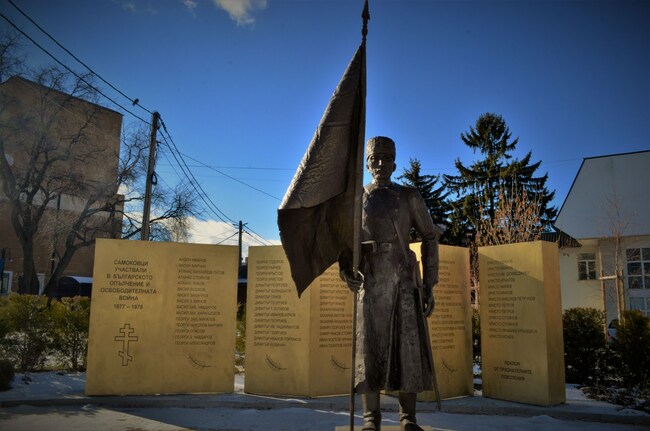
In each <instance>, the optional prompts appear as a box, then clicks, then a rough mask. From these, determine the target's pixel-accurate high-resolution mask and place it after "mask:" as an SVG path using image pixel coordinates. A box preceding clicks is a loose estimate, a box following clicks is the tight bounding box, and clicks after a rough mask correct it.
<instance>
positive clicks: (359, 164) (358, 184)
mask: <svg viewBox="0 0 650 431" xmlns="http://www.w3.org/2000/svg"><path fill="white" fill-rule="evenodd" d="M361 18H362V19H363V27H362V29H361V36H362V39H361V85H360V86H359V91H360V92H361V97H360V98H359V99H360V100H361V103H362V106H361V112H360V116H361V118H362V119H363V121H360V122H359V123H360V124H359V137H358V145H357V154H356V156H357V160H356V164H355V168H356V172H355V178H354V213H353V214H354V225H353V231H352V272H353V274H358V273H359V264H360V262H361V201H362V197H363V155H364V144H365V139H366V138H365V135H366V36H367V35H368V21H369V20H370V12H369V11H368V0H366V1H365V3H364V6H363V12H362V13H361ZM358 299H359V294H358V293H357V292H355V293H354V304H353V311H352V366H351V367H350V431H354V396H355V384H354V383H355V374H356V356H357V311H358V310H357V309H358V303H357V301H358Z"/></svg>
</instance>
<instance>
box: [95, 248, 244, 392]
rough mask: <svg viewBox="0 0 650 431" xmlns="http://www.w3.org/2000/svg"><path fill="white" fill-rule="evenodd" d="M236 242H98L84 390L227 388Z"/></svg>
mask: <svg viewBox="0 0 650 431" xmlns="http://www.w3.org/2000/svg"><path fill="white" fill-rule="evenodd" d="M238 259H239V254H238V248H237V247H236V246H215V245H203V244H181V243H159V242H146V241H125V240H108V239H98V240H97V243H96V246H95V267H94V272H93V289H92V299H91V313H90V333H89V341H88V367H87V375H86V394H87V395H126V394H139V395H144V394H161V393H202V392H209V393H214V392H232V391H233V389H234V369H235V364H234V360H235V330H236V329H235V328H236V314H237V267H238V265H237V261H238Z"/></svg>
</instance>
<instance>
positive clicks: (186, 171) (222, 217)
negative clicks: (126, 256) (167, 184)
mask: <svg viewBox="0 0 650 431" xmlns="http://www.w3.org/2000/svg"><path fill="white" fill-rule="evenodd" d="M8 1H9V3H10V4H11V5H12V6H13V7H14V8H15V9H16V10H18V12H20V13H21V14H22V15H23V16H24V17H25V18H27V19H28V20H29V21H30V22H31V23H32V24H33V25H34V26H36V27H37V28H38V29H39V30H40V31H41V32H42V33H44V34H45V35H46V36H47V37H48V38H50V39H51V40H52V41H53V42H54V43H56V45H57V46H59V47H60V48H61V49H63V50H64V51H65V52H66V53H67V54H69V55H70V56H71V57H72V58H74V59H75V60H76V61H77V62H78V63H80V64H81V65H83V66H84V67H85V68H86V69H87V70H89V71H90V72H91V74H92V75H94V76H96V77H97V78H99V79H100V80H101V81H102V82H104V83H105V84H107V85H108V86H109V87H110V88H112V89H113V90H115V91H116V92H118V93H119V94H120V95H122V96H123V97H124V98H126V99H127V100H129V101H130V102H131V103H132V104H133V105H134V106H136V105H137V106H139V107H140V108H141V109H143V110H145V111H147V112H148V113H152V111H150V110H149V109H147V108H145V107H144V106H142V105H140V104H139V100H138V99H132V98H130V97H129V96H127V95H126V94H125V93H123V92H122V91H120V90H119V89H118V88H116V87H115V86H114V85H112V84H111V83H110V82H108V81H107V80H106V79H104V78H103V77H102V76H100V75H99V74H98V73H97V72H95V71H94V70H93V69H92V68H91V67H90V66H88V65H87V64H86V63H84V62H83V61H82V60H80V59H79V58H78V57H77V56H75V55H74V54H73V53H72V52H71V51H70V50H68V49H67V48H65V47H64V46H63V45H62V44H61V43H59V42H58V41H57V40H56V39H55V38H54V37H53V36H52V35H50V34H49V33H48V32H47V31H46V30H45V29H43V28H42V27H41V26H40V25H39V24H38V23H36V22H35V21H34V20H33V19H32V18H31V17H29V16H28V15H27V14H26V13H25V12H23V11H22V10H21V9H20V8H19V7H18V6H17V5H16V4H15V3H14V2H13V1H11V0H8ZM0 17H2V18H3V19H4V20H5V21H7V22H8V23H9V24H10V25H11V26H12V27H13V28H14V29H16V30H17V31H18V32H19V33H21V34H22V35H23V36H24V37H26V38H27V39H28V40H29V41H31V42H32V43H33V44H34V45H35V46H36V47H38V48H39V49H40V50H41V51H43V52H44V53H45V54H47V55H48V56H49V57H50V58H52V60H54V61H55V62H56V63H58V64H59V65H60V66H62V67H63V68H65V69H66V70H67V71H68V72H70V73H71V74H73V75H74V76H76V77H77V78H78V79H79V80H80V81H81V82H83V83H84V84H86V85H87V86H88V87H89V88H91V89H92V90H94V91H96V92H97V93H98V94H100V95H102V96H103V97H104V98H106V99H107V100H109V101H110V102H112V103H113V104H114V105H116V106H118V107H120V108H121V109H122V110H123V111H124V112H127V113H129V114H130V115H132V116H133V117H135V118H137V119H138V120H140V121H142V122H143V123H145V124H148V125H149V126H151V123H150V122H149V121H147V120H145V119H144V118H142V117H140V116H139V115H137V114H135V113H134V112H132V111H130V110H129V109H127V108H125V107H124V106H123V105H121V104H120V103H118V102H117V101H115V100H114V99H113V98H111V97H110V96H108V95H107V94H105V93H104V92H103V91H102V90H100V89H99V88H97V87H95V86H94V85H92V84H91V83H89V82H88V81H87V80H86V79H85V78H84V77H82V76H80V75H79V74H78V73H77V72H75V71H74V70H72V69H71V68H70V67H68V66H67V65H66V64H65V63H63V62H62V61H61V60H59V59H58V58H57V57H56V56H54V54H52V53H51V52H50V51H48V50H47V49H46V48H44V47H43V46H41V45H40V44H39V43H38V42H36V41H35V40H34V39H33V38H32V37H31V36H29V35H28V34H27V33H26V32H25V31H23V30H22V29H21V28H19V27H18V26H17V25H16V24H15V23H14V22H12V21H11V20H10V19H9V18H8V17H7V16H5V15H4V14H2V13H0ZM160 122H161V124H162V126H163V130H164V132H165V134H166V136H165V134H163V135H162V136H163V140H164V141H165V144H166V145H167V147H168V148H169V150H170V151H171V154H172V156H173V157H174V159H175V160H176V162H177V164H178V166H179V167H180V168H181V170H182V171H183V174H184V175H185V177H186V178H187V179H188V181H189V183H190V185H191V186H192V187H193V188H194V190H195V191H196V192H197V193H198V195H199V197H200V198H201V200H202V201H203V202H204V203H205V204H206V205H207V206H208V208H209V209H210V210H211V211H212V212H213V213H214V214H215V215H216V216H217V218H219V219H220V220H221V221H223V222H225V223H227V221H226V219H228V220H229V221H230V222H232V223H235V221H234V220H233V219H231V218H230V217H228V216H227V215H226V214H225V213H224V212H223V211H222V210H221V209H219V207H218V206H217V205H216V204H215V203H214V202H213V201H212V200H211V199H210V197H209V196H208V194H207V193H206V192H205V190H204V189H203V188H202V187H201V185H200V184H199V183H198V181H197V179H196V177H195V176H194V174H193V173H192V171H191V170H190V168H189V165H188V164H187V162H186V161H185V160H184V158H183V154H182V153H181V152H180V151H179V149H178V147H177V146H176V143H175V142H174V140H173V138H172V136H171V134H170V133H169V131H168V130H167V127H166V125H165V123H164V121H163V120H162V118H160ZM168 140H169V142H171V145H169V142H168ZM172 147H173V148H172ZM176 154H178V157H177V156H176ZM185 156H186V157H187V158H189V159H191V160H193V161H195V162H197V163H199V164H200V166H203V167H207V168H209V169H212V170H214V171H215V172H218V173H219V174H221V175H223V176H225V177H227V178H230V179H231V180H233V181H236V182H238V183H240V184H242V185H244V186H246V187H249V188H251V189H253V190H255V191H257V192H259V193H262V194H264V195H266V196H269V197H271V198H273V199H276V200H278V201H281V199H280V198H278V197H276V196H273V195H271V194H269V193H267V192H265V191H263V190H261V189H258V188H257V187H254V186H252V185H250V184H247V183H245V182H243V181H241V180H239V179H237V178H235V177H233V176H231V175H228V174H226V173H224V172H222V171H220V170H219V169H217V168H215V167H212V166H209V165H206V164H204V163H203V162H201V161H199V160H197V159H194V158H192V157H190V156H188V155H185ZM165 158H167V156H166V155H165ZM179 159H180V160H179ZM167 160H168V161H169V159H168V158H167ZM170 165H172V164H171V162H170ZM172 168H173V169H174V171H175V172H176V170H175V168H174V167H173V165H172ZM231 169H232V167H231ZM241 169H247V168H241ZM248 169H265V170H288V169H284V168H248ZM176 174H177V175H178V176H179V178H180V175H179V174H178V173H177V172H176ZM249 230H250V231H251V232H253V233H255V232H254V231H253V230H252V229H249ZM246 233H247V234H248V235H249V236H251V238H252V239H254V240H255V241H257V242H259V243H260V244H264V242H262V241H260V239H257V238H255V237H254V236H253V234H251V233H250V232H247V231H246ZM255 235H257V236H258V237H259V238H261V239H262V240H263V241H265V242H266V243H267V244H271V243H270V242H269V241H267V240H264V238H263V237H262V236H261V235H259V234H257V233H255ZM224 241H225V240H224Z"/></svg>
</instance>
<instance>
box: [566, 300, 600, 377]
mask: <svg viewBox="0 0 650 431" xmlns="http://www.w3.org/2000/svg"><path fill="white" fill-rule="evenodd" d="M562 323H563V327H564V329H563V331H564V365H565V367H566V379H567V381H568V382H572V383H579V384H593V383H597V382H600V381H601V380H602V379H604V378H605V377H606V375H607V374H608V373H607V356H608V355H607V338H606V336H605V332H604V327H605V313H604V312H603V311H601V310H597V309H595V308H580V307H577V308H570V309H568V310H566V311H565V312H564V314H563V316H562Z"/></svg>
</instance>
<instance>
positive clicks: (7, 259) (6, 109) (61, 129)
mask: <svg viewBox="0 0 650 431" xmlns="http://www.w3.org/2000/svg"><path fill="white" fill-rule="evenodd" d="M121 127H122V115H121V114H120V113H118V112H115V111H113V110H111V109H108V108H105V107H102V106H99V105H97V104H95V103H92V102H90V101H87V100H84V99H82V98H79V97H75V96H73V95H70V94H66V93H63V92H61V91H58V90H56V89H54V88H52V87H50V86H46V85H41V84H39V83H36V82H33V81H30V80H27V79H24V78H21V77H11V78H9V79H7V80H6V81H4V82H2V83H0V140H2V142H1V144H2V145H1V147H0V149H2V151H0V157H3V158H4V161H5V162H6V165H4V168H3V169H9V170H11V172H13V175H14V178H15V181H13V180H11V179H10V181H9V182H10V183H11V182H12V181H13V183H15V184H13V185H10V186H9V187H10V189H11V190H18V188H20V190H21V192H20V193H21V195H20V196H21V198H20V202H21V203H24V202H27V201H26V198H22V196H26V195H28V194H29V193H31V191H32V190H36V192H35V194H34V197H33V199H32V200H31V202H33V203H34V204H33V205H31V208H35V207H38V206H41V207H43V208H44V211H43V213H44V214H43V216H42V220H41V222H40V223H39V228H38V231H37V236H36V239H35V244H34V253H33V256H34V266H35V268H36V273H37V278H38V284H39V287H40V289H39V291H40V292H42V291H43V287H44V284H45V283H46V282H47V280H48V279H49V278H50V275H51V274H52V271H53V268H54V267H55V264H56V263H57V262H58V261H59V259H61V256H62V255H63V254H64V250H65V248H66V247H67V246H66V244H65V243H66V237H67V234H68V233H69V232H70V231H71V229H72V226H75V231H74V232H75V235H77V238H80V239H81V240H85V239H86V238H88V239H90V240H91V241H92V240H93V239H94V238H95V237H112V238H115V237H118V238H119V236H120V233H121V217H120V218H119V220H117V219H114V218H110V219H109V218H108V217H107V216H106V215H105V213H104V214H102V213H98V214H96V215H92V216H89V217H88V218H87V219H86V220H87V221H85V222H84V223H83V224H79V225H76V224H75V223H74V222H75V220H77V219H78V218H77V216H78V215H79V214H82V211H86V212H90V211H89V209H90V210H92V209H96V208H98V207H100V206H101V205H104V204H105V203H106V202H119V200H118V199H116V196H119V195H117V181H116V179H117V174H118V162H119V151H120V136H121ZM3 153H4V154H3ZM46 165H47V166H49V167H48V168H47V170H46V169H45V168H44V166H46ZM34 166H36V168H34ZM38 175H42V178H43V179H42V180H40V181H39V179H38V178H37V179H34V178H35V177H37V176H38ZM34 184H38V186H34ZM43 203H47V204H46V205H42V204H43ZM91 203H92V204H91ZM117 206H118V205H114V207H117ZM13 207H14V205H13V204H12V201H10V199H8V195H7V194H6V193H5V191H4V183H3V177H2V176H0V251H1V254H0V275H2V279H1V282H0V294H3V295H6V294H8V293H9V292H11V291H13V292H17V291H19V285H20V280H21V276H22V272H23V267H24V265H23V260H24V253H23V250H22V245H21V242H20V241H19V237H18V236H17V235H16V231H15V229H14V227H13V226H12V222H11V213H12V208H13ZM66 229H67V230H66ZM93 262H94V247H93V246H89V247H85V248H81V249H79V250H78V251H77V252H76V253H75V254H74V256H73V257H72V260H71V261H70V263H69V264H68V266H67V269H66V271H65V272H64V273H63V274H62V275H64V276H66V275H70V276H84V277H91V276H92V271H93Z"/></svg>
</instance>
